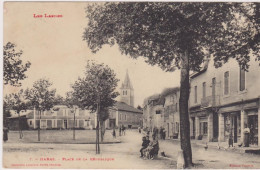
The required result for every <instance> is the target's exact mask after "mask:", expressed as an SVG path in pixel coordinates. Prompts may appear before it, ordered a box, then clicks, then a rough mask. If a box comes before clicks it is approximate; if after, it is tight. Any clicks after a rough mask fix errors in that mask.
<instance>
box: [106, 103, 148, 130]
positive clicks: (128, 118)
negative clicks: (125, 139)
mask: <svg viewBox="0 0 260 170" xmlns="http://www.w3.org/2000/svg"><path fill="white" fill-rule="evenodd" d="M142 120H143V111H141V110H138V109H136V108H134V107H132V106H130V105H128V104H126V103H124V102H116V104H115V106H114V107H111V108H110V109H109V119H108V120H106V122H105V127H106V128H108V129H111V128H113V127H120V126H122V125H123V126H124V127H126V128H138V127H141V126H142Z"/></svg>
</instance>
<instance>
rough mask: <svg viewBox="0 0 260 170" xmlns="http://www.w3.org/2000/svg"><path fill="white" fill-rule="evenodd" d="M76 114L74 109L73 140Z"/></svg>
mask: <svg viewBox="0 0 260 170" xmlns="http://www.w3.org/2000/svg"><path fill="white" fill-rule="evenodd" d="M75 112H76V109H74V120H73V140H75V121H76V120H75V114H76V113H75Z"/></svg>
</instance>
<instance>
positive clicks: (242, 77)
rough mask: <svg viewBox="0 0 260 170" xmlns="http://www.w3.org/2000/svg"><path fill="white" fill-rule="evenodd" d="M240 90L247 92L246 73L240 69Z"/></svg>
mask: <svg viewBox="0 0 260 170" xmlns="http://www.w3.org/2000/svg"><path fill="white" fill-rule="evenodd" d="M239 80H240V82H239V89H240V91H243V90H245V88H246V72H245V70H244V69H242V68H241V67H240V76H239Z"/></svg>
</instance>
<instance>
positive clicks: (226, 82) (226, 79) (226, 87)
mask: <svg viewBox="0 0 260 170" xmlns="http://www.w3.org/2000/svg"><path fill="white" fill-rule="evenodd" d="M228 94H229V72H228V71H226V72H225V73H224V95H228Z"/></svg>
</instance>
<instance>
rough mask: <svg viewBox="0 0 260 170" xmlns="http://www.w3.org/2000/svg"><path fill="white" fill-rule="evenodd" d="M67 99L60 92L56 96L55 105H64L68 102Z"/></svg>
mask: <svg viewBox="0 0 260 170" xmlns="http://www.w3.org/2000/svg"><path fill="white" fill-rule="evenodd" d="M65 100H66V99H64V98H63V97H62V96H61V95H59V94H58V95H57V96H55V98H54V102H53V104H54V105H63V104H66V102H65Z"/></svg>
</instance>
